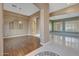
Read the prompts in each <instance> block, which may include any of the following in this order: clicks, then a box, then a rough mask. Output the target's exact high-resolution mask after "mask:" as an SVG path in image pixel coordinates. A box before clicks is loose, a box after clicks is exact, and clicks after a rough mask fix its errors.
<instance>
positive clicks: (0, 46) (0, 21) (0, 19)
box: [0, 3, 3, 56]
mask: <svg viewBox="0 0 79 59" xmlns="http://www.w3.org/2000/svg"><path fill="white" fill-rule="evenodd" d="M2 55H3V10H2V3H0V56H2Z"/></svg>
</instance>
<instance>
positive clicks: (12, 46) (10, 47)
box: [4, 36, 41, 56]
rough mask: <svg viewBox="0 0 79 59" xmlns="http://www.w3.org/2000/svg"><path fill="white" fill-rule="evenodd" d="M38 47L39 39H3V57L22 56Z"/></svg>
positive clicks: (31, 37) (26, 37) (24, 37)
mask: <svg viewBox="0 0 79 59" xmlns="http://www.w3.org/2000/svg"><path fill="white" fill-rule="evenodd" d="M40 46H41V45H40V39H39V38H37V37H34V36H21V37H15V38H5V39H4V56H24V55H27V53H29V52H31V51H33V50H35V49H37V48H39V47H40Z"/></svg>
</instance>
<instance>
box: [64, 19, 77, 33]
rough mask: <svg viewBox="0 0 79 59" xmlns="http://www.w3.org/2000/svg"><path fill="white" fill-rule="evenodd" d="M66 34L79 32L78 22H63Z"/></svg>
mask: <svg viewBox="0 0 79 59" xmlns="http://www.w3.org/2000/svg"><path fill="white" fill-rule="evenodd" d="M65 31H66V32H79V20H75V21H74V20H72V21H66V22H65Z"/></svg>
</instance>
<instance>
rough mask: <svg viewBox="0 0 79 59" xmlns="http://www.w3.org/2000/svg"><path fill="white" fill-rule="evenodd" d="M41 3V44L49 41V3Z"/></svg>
mask: <svg viewBox="0 0 79 59" xmlns="http://www.w3.org/2000/svg"><path fill="white" fill-rule="evenodd" d="M40 5H41V7H40V40H41V44H45V43H47V42H48V41H49V12H48V8H49V5H48V4H44V3H43V4H42V3H41V4H40Z"/></svg>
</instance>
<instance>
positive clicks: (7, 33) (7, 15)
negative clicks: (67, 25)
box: [4, 11, 28, 37]
mask: <svg viewBox="0 0 79 59" xmlns="http://www.w3.org/2000/svg"><path fill="white" fill-rule="evenodd" d="M11 21H22V23H23V29H9V22H11ZM15 26H17V25H16V24H15ZM25 34H28V17H27V16H23V15H19V14H15V13H12V12H8V11H4V37H11V36H16V35H25Z"/></svg>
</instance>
